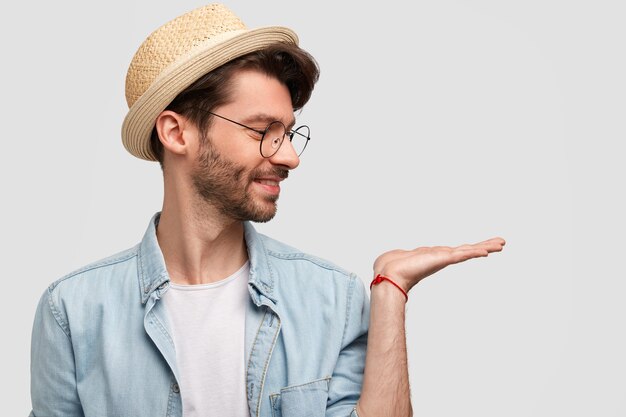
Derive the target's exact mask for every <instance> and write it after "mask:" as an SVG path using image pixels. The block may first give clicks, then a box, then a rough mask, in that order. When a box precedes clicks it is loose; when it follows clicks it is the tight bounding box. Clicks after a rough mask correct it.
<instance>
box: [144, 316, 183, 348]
mask: <svg viewBox="0 0 626 417" xmlns="http://www.w3.org/2000/svg"><path fill="white" fill-rule="evenodd" d="M148 314H149V315H150V316H152V318H153V319H154V322H155V323H156V325H157V329H159V330H160V331H161V333H163V336H165V337H166V338H167V340H168V341H169V342H170V344H171V345H172V347H173V348H176V347H175V346H174V340H172V338H171V337H170V334H169V333H168V332H167V330H166V329H165V326H163V324H162V323H161V321H160V320H159V319H158V318H157V316H156V314H154V312H153V311H152V310H150V312H149V313H148Z"/></svg>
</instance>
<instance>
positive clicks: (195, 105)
mask: <svg viewBox="0 0 626 417" xmlns="http://www.w3.org/2000/svg"><path fill="white" fill-rule="evenodd" d="M249 69H251V70H256V71H259V72H261V73H263V74H266V75H268V76H271V77H274V78H276V79H277V80H278V81H280V82H281V83H283V84H284V85H285V86H286V87H287V89H288V90H289V94H290V95H291V103H292V106H293V109H294V111H295V110H300V109H301V108H302V107H303V106H304V105H305V104H306V103H307V102H308V101H309V98H311V93H312V92H313V87H314V85H315V83H316V82H317V80H318V78H319V67H318V65H317V62H316V61H315V59H314V58H313V57H312V56H311V55H310V54H309V53H308V52H306V51H305V50H303V49H301V48H300V47H298V46H297V45H293V44H287V43H276V44H273V45H271V46H269V47H267V48H265V49H262V50H259V51H255V52H251V53H249V54H246V55H243V56H241V57H239V58H236V59H234V60H232V61H230V62H228V63H226V64H224V65H222V66H220V67H218V68H216V69H214V70H213V71H211V72H209V73H207V74H205V75H204V76H202V77H200V78H199V79H198V80H196V81H195V82H194V83H193V84H191V85H190V86H189V87H187V88H186V89H185V90H183V91H182V92H181V93H179V94H178V95H177V96H176V98H175V99H174V100H172V102H171V103H170V104H169V105H168V106H167V108H166V110H172V111H174V112H176V113H178V114H182V115H183V116H185V117H187V118H189V119H190V120H191V121H192V122H193V123H195V124H196V125H197V126H198V128H199V130H200V133H201V134H202V136H203V137H204V136H205V134H206V130H207V129H208V127H209V122H210V118H211V115H210V114H209V113H207V111H212V110H213V109H214V108H216V107H218V106H221V105H224V104H226V103H227V102H228V101H229V100H230V95H231V91H232V90H231V89H232V82H231V80H232V76H233V75H234V74H235V73H236V72H237V71H240V70H249ZM150 147H151V148H152V151H153V152H154V154H155V155H156V158H157V160H158V161H159V163H160V164H161V168H162V167H163V144H162V143H161V141H160V140H159V137H158V134H157V131H156V128H154V129H152V136H151V138H150Z"/></svg>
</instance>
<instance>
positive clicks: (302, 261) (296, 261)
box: [259, 234, 355, 279]
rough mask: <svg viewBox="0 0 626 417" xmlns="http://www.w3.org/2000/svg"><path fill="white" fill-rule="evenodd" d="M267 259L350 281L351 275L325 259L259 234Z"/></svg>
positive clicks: (352, 276) (352, 275)
mask: <svg viewBox="0 0 626 417" xmlns="http://www.w3.org/2000/svg"><path fill="white" fill-rule="evenodd" d="M259 237H260V239H261V240H262V241H263V245H264V246H265V250H266V253H267V255H268V257H269V258H270V259H272V260H274V261H275V262H278V263H292V264H293V265H294V266H300V267H308V268H311V269H314V270H317V271H318V272H320V273H324V272H326V273H332V274H337V275H340V276H344V277H345V278H349V279H352V278H354V277H355V275H354V274H353V273H351V272H350V271H347V270H346V269H344V268H342V267H340V266H338V265H336V264H335V263H333V262H331V261H328V260H326V259H323V258H320V257H318V256H315V255H311V254H309V253H305V252H303V251H301V250H300V249H297V248H295V247H293V246H290V245H288V244H285V243H283V242H280V241H278V240H276V239H273V238H271V237H269V236H266V235H263V234H259Z"/></svg>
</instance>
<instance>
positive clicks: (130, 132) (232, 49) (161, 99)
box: [122, 26, 298, 161]
mask: <svg viewBox="0 0 626 417" xmlns="http://www.w3.org/2000/svg"><path fill="white" fill-rule="evenodd" d="M277 42H283V43H291V44H294V45H297V44H298V36H297V35H296V34H295V32H293V31H292V30H291V29H289V28H286V27H280V26H271V27H263V28H258V29H251V30H245V31H235V32H228V33H225V34H223V35H221V36H219V37H216V38H214V39H211V40H210V41H207V43H206V44H205V45H203V47H201V48H196V49H195V50H193V51H192V52H191V53H189V54H187V55H184V56H183V57H181V58H180V59H178V60H177V61H175V62H174V63H172V64H171V65H170V66H169V67H167V68H166V69H165V70H164V71H163V72H162V73H161V74H160V75H159V77H157V79H156V80H154V82H153V83H152V84H151V85H150V87H148V89H147V90H146V91H145V93H143V94H142V95H141V97H139V98H138V99H137V101H136V102H135V103H134V104H133V105H132V107H131V108H130V109H129V110H128V113H127V114H126V117H125V118H124V123H123V124H122V143H123V144H124V147H125V148H126V149H127V150H128V152H130V153H131V154H133V155H134V156H136V157H138V158H141V159H145V160H148V161H156V156H155V155H154V153H153V152H152V149H151V147H150V136H151V135H152V129H153V128H154V123H155V121H156V118H157V116H158V115H159V114H160V113H161V112H162V111H163V110H164V109H165V108H166V107H167V106H168V105H169V104H170V103H171V102H172V100H174V98H176V96H177V95H178V94H179V93H180V92H181V91H183V90H184V89H185V88H187V87H188V86H190V85H191V84H192V83H193V82H194V81H196V80H197V79H198V78H200V77H202V76H203V75H204V74H206V73H208V72H210V71H213V70H214V69H216V68H218V67H220V66H222V65H224V64H226V63H227V62H229V61H232V60H233V59H235V58H238V57H240V56H242V55H245V54H248V53H250V52H254V51H258V50H260V49H263V48H265V47H267V46H269V45H272V44H274V43H277Z"/></svg>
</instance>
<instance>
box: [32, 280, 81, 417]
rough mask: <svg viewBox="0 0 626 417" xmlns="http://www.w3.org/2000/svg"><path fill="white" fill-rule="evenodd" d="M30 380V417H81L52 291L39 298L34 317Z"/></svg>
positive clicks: (68, 343)
mask: <svg viewBox="0 0 626 417" xmlns="http://www.w3.org/2000/svg"><path fill="white" fill-rule="evenodd" d="M30 378H31V382H30V387H31V402H32V407H33V408H32V412H31V414H30V416H32V417H36V416H46V417H48V416H50V417H53V416H59V417H60V416H64V417H79V416H83V410H82V406H81V404H80V400H79V397H78V392H77V389H76V373H75V365H74V352H73V349H72V340H71V335H70V331H69V326H68V323H67V318H66V317H65V316H64V315H63V314H62V312H61V311H60V310H59V309H58V307H57V306H56V304H55V302H54V290H53V289H51V288H49V289H48V290H47V291H46V292H45V293H44V294H43V296H42V297H41V299H40V301H39V305H38V306H37V311H36V313H35V320H34V324H33V333H32V339H31V366H30Z"/></svg>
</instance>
